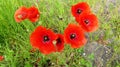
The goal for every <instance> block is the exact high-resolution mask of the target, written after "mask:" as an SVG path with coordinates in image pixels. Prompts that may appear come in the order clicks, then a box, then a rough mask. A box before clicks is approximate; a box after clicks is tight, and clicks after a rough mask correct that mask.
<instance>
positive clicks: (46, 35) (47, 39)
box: [30, 26, 57, 54]
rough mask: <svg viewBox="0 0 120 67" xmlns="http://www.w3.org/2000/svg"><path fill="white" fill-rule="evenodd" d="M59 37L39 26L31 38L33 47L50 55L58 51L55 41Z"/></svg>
mask: <svg viewBox="0 0 120 67" xmlns="http://www.w3.org/2000/svg"><path fill="white" fill-rule="evenodd" d="M56 38H57V35H56V34H55V33H54V32H53V31H51V30H50V29H46V28H45V27H42V26H38V27H37V28H36V29H35V31H34V32H33V33H32V34H31V36H30V42H31V44H32V46H33V47H35V48H38V49H39V50H40V52H42V53H43V54H50V53H52V52H54V51H56V48H55V46H54V44H53V40H55V39H56Z"/></svg>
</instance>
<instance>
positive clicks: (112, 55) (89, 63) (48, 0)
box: [0, 0, 120, 67]
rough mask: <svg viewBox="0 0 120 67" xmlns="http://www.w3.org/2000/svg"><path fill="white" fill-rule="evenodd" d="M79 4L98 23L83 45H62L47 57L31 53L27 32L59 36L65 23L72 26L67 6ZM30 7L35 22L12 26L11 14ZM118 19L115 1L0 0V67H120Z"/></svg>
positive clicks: (119, 4)
mask: <svg viewBox="0 0 120 67" xmlns="http://www.w3.org/2000/svg"><path fill="white" fill-rule="evenodd" d="M82 1H85V2H87V3H88V4H89V5H90V7H91V10H92V12H93V13H95V14H96V16H97V17H98V19H99V29H98V30H97V31H95V32H93V33H86V37H87V38H88V42H87V44H86V45H85V46H83V47H81V48H79V49H72V48H71V47H70V46H69V45H65V49H64V51H63V52H60V53H52V54H50V55H43V54H42V53H40V52H39V51H38V50H37V51H36V52H31V49H32V46H31V44H30V41H29V36H30V34H31V32H32V31H33V30H34V29H35V28H36V27H37V26H39V25H43V26H45V27H47V28H50V29H52V30H54V31H55V32H57V33H63V32H64V29H65V28H66V26H67V25H68V24H69V23H76V21H75V19H74V17H73V16H72V14H71V11H70V9H71V6H72V5H73V4H76V3H78V2H82ZM32 5H35V6H36V7H38V8H39V10H40V13H41V15H40V18H39V21H38V22H37V23H31V22H30V21H29V20H24V21H22V22H21V23H17V22H15V20H14V13H15V11H16V10H17V9H18V8H19V7H20V6H27V7H30V6H32ZM119 18H120V1H119V0H7V1H4V0H0V55H2V56H4V60H3V61H0V67H95V66H96V67H120V55H119V54H120V19H119ZM97 48H98V49H97ZM86 49H88V50H86ZM89 49H90V50H91V51H90V50H89ZM105 52H106V53H105ZM99 53H100V54H99ZM107 53H108V55H106V54H107ZM106 59H108V60H109V61H107V60H106ZM96 60H97V61H98V62H96ZM104 62H105V63H104Z"/></svg>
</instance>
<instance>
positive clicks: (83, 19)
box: [77, 14, 99, 32]
mask: <svg viewBox="0 0 120 67" xmlns="http://www.w3.org/2000/svg"><path fill="white" fill-rule="evenodd" d="M77 21H78V23H79V24H80V25H81V27H82V28H83V29H84V30H85V31H86V32H94V31H95V30H97V29H98V25H99V24H98V18H97V17H96V15H94V14H82V15H81V16H80V17H79V19H78V20H77Z"/></svg>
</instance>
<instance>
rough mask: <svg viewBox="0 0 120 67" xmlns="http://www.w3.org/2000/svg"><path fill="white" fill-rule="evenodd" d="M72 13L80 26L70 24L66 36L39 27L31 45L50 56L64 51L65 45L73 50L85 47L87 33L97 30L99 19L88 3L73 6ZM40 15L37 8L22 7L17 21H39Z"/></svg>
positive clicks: (31, 40) (32, 35) (16, 14)
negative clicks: (26, 19) (68, 45)
mask: <svg viewBox="0 0 120 67" xmlns="http://www.w3.org/2000/svg"><path fill="white" fill-rule="evenodd" d="M33 8H34V9H33ZM22 11H23V12H22ZM71 12H72V15H73V16H74V17H75V19H76V22H78V24H74V23H70V24H68V26H67V27H66V29H65V30H64V34H58V33H54V32H53V31H52V30H51V29H48V28H45V27H43V26H42V25H40V26H38V27H37V28H36V29H35V30H34V31H33V32H32V34H31V35H30V43H31V45H32V46H33V48H37V49H39V51H40V52H41V53H43V54H50V53H52V52H61V51H63V49H64V44H65V43H66V44H70V45H71V47H72V48H80V47H81V46H83V45H85V44H86V42H87V39H86V37H85V33H86V32H93V31H95V30H97V28H98V19H97V17H96V16H95V14H93V13H92V12H91V11H90V7H89V5H88V4H87V3H86V2H80V3H77V4H75V5H73V6H72V7H71ZM39 14H40V13H39V11H38V10H37V9H36V8H35V7H31V8H28V9H26V8H25V7H21V8H20V9H18V10H17V11H16V13H15V20H16V21H18V22H20V21H21V20H24V19H25V18H28V19H29V20H30V21H32V19H33V20H36V18H37V19H38V18H39V16H40V15H39ZM19 15H20V17H19Z"/></svg>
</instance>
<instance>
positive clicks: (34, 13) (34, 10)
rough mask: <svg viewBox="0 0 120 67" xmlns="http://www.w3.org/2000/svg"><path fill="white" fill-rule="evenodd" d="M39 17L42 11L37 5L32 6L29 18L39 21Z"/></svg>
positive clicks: (29, 10) (32, 20)
mask: <svg viewBox="0 0 120 67" xmlns="http://www.w3.org/2000/svg"><path fill="white" fill-rule="evenodd" d="M39 17H40V13H39V11H38V9H37V8H36V7H34V6H32V7H30V8H29V9H28V19H29V20H30V21H31V22H37V21H38V19H39Z"/></svg>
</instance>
